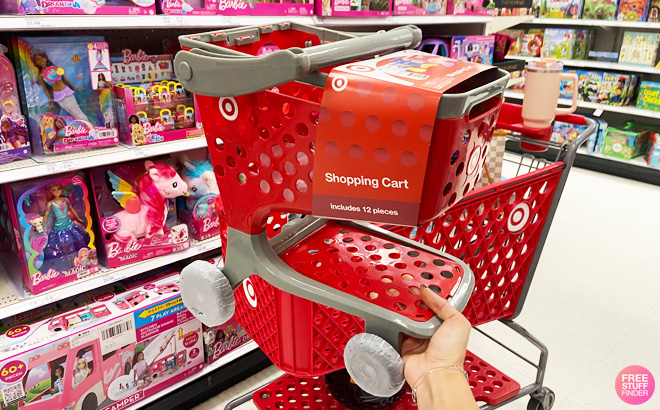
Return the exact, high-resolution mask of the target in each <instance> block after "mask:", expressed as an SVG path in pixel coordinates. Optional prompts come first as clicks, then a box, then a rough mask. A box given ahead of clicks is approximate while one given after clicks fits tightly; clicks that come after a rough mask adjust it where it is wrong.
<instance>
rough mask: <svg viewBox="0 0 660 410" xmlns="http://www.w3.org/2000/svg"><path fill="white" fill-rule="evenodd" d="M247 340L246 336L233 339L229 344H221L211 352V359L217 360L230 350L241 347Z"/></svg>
mask: <svg viewBox="0 0 660 410" xmlns="http://www.w3.org/2000/svg"><path fill="white" fill-rule="evenodd" d="M248 338H249V336H247V335H245V336H242V337H234V338H232V339H231V340H230V341H229V342H227V343H225V344H222V345H220V346H216V348H215V351H214V352H213V359H217V358H218V357H220V356H222V355H223V354H225V353H227V352H229V351H230V350H233V349H234V348H236V347H238V346H240V345H242V344H243V343H245V342H247V339H248Z"/></svg>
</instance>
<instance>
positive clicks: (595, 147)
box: [587, 118, 607, 154]
mask: <svg viewBox="0 0 660 410" xmlns="http://www.w3.org/2000/svg"><path fill="white" fill-rule="evenodd" d="M593 119H594V120H595V121H596V126H597V128H596V132H594V133H593V134H591V135H590V136H589V139H588V140H587V154H594V153H600V152H601V151H602V149H603V139H604V138H605V132H606V131H607V122H606V121H605V120H603V119H602V118H593Z"/></svg>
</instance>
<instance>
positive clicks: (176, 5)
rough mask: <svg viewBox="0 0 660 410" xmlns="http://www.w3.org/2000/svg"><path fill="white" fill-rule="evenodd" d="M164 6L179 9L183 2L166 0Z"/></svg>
mask: <svg viewBox="0 0 660 410" xmlns="http://www.w3.org/2000/svg"><path fill="white" fill-rule="evenodd" d="M165 7H167V8H169V9H181V8H183V3H181V2H180V1H179V0H166V1H165Z"/></svg>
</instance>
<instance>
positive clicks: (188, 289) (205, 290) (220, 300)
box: [179, 260, 236, 326]
mask: <svg viewBox="0 0 660 410" xmlns="http://www.w3.org/2000/svg"><path fill="white" fill-rule="evenodd" d="M179 286H180V288H181V298H182V300H183V304H184V305H185V306H186V308H188V310H190V312H192V314H193V315H195V317H196V318H197V319H199V320H200V321H202V323H204V324H205V325H207V326H219V325H221V324H223V323H225V322H227V321H228V320H229V319H231V318H232V316H234V308H235V306H236V304H235V301H234V292H233V291H232V288H231V284H230V283H229V280H228V279H227V277H226V276H225V275H224V274H223V273H222V272H221V271H220V269H218V268H216V267H215V266H213V265H212V264H210V263H208V262H205V261H202V260H197V261H194V262H193V263H191V264H190V265H188V266H186V267H185V268H183V270H182V271H181V280H180V281H179Z"/></svg>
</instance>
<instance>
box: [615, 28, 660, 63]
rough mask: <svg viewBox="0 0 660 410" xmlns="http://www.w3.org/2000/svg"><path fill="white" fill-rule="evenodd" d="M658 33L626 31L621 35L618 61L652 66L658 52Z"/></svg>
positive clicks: (659, 37) (659, 38) (659, 35)
mask: <svg viewBox="0 0 660 410" xmlns="http://www.w3.org/2000/svg"><path fill="white" fill-rule="evenodd" d="M659 44H660V34H658V33H638V32H632V31H626V32H625V34H624V35H623V42H622V43H621V50H620V53H619V63H623V64H637V65H643V66H653V65H655V62H656V57H657V54H658V45H659Z"/></svg>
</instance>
